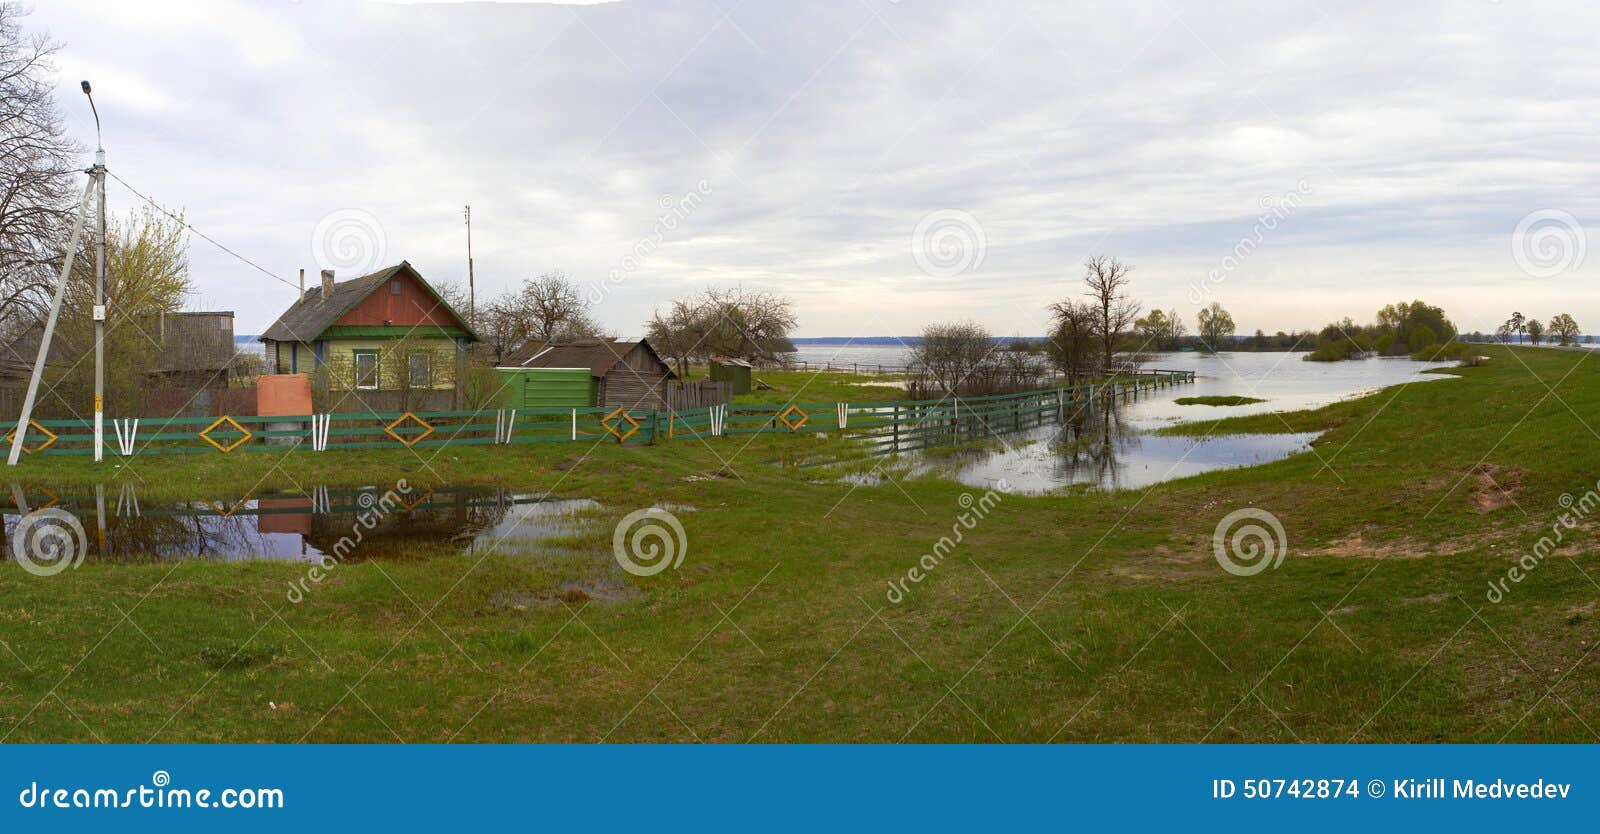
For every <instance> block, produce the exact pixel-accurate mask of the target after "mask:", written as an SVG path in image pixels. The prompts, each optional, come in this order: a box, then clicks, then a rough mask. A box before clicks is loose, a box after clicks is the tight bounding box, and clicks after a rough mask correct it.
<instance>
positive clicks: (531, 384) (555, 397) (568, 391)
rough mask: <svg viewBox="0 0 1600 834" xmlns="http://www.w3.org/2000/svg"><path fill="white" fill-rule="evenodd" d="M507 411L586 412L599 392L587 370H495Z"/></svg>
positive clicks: (502, 400)
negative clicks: (515, 409)
mask: <svg viewBox="0 0 1600 834" xmlns="http://www.w3.org/2000/svg"><path fill="white" fill-rule="evenodd" d="M495 370H497V371H499V372H500V374H501V378H500V381H501V382H503V383H505V387H504V389H503V390H502V392H501V402H502V403H503V404H504V405H505V406H506V407H508V408H588V407H590V406H592V405H594V400H595V394H596V392H597V390H598V386H597V385H596V380H595V378H594V377H593V376H592V375H590V373H589V369H588V368H496V369H495Z"/></svg>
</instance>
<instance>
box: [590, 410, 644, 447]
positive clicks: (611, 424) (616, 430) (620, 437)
mask: <svg viewBox="0 0 1600 834" xmlns="http://www.w3.org/2000/svg"><path fill="white" fill-rule="evenodd" d="M600 425H601V426H602V427H604V428H605V430H606V431H608V432H611V435H612V436H613V437H615V438H616V439H617V442H618V443H621V442H622V441H624V440H627V439H628V438H630V437H632V436H634V434H636V433H637V432H638V431H639V426H640V425H642V424H641V423H640V422H639V421H638V420H635V419H634V418H633V415H631V414H629V413H628V412H627V409H624V408H623V407H622V406H620V405H619V406H617V407H616V409H614V410H613V411H612V412H611V413H610V414H607V415H606V416H604V417H601V418H600ZM622 426H627V427H628V430H627V431H622V430H621V428H620V427H622Z"/></svg>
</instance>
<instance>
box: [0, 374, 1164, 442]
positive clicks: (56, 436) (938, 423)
mask: <svg viewBox="0 0 1600 834" xmlns="http://www.w3.org/2000/svg"><path fill="white" fill-rule="evenodd" d="M1193 380H1194V373H1193V372H1190V371H1155V372H1145V373H1140V374H1128V375H1122V376H1118V377H1116V378H1114V379H1111V380H1107V381H1103V382H1097V383H1093V384H1082V385H1074V386H1065V387H1058V388H1046V389H1041V390H1036V391H1026V392H1022V393H1017V394H997V395H991V396H983V397H945V398H941V399H930V400H907V401H891V402H866V403H808V404H796V403H787V404H778V405H773V404H730V405H713V406H708V407H704V408H693V409H684V410H642V411H631V412H630V411H628V410H627V409H624V408H609V409H608V408H518V409H487V410H480V411H433V412H415V413H414V412H409V411H408V412H405V413H366V414H348V413H347V414H307V415H299V416H274V417H257V416H246V415H237V416H223V417H218V418H216V419H211V418H204V417H179V418H170V419H164V420H163V419H144V420H131V419H130V420H111V421H109V422H110V423H111V429H112V431H110V432H108V433H107V434H108V437H107V440H108V441H109V440H111V439H112V438H111V436H112V435H114V436H115V439H116V441H117V442H116V443H115V444H111V443H109V442H108V446H109V447H111V448H110V449H108V451H112V450H114V451H115V452H117V453H119V454H120V456H121V457H132V456H134V455H146V454H188V453H223V454H226V453H230V452H234V451H247V450H258V449H272V448H280V449H281V448H283V447H285V446H290V445H299V444H304V445H306V446H309V447H310V449H311V450H312V451H316V452H322V451H327V450H338V449H346V450H377V449H383V448H393V447H396V446H403V447H406V448H428V447H438V446H446V445H458V446H475V445H483V446H487V445H510V444H521V443H544V442H563V441H565V442H573V441H589V442H594V441H614V442H617V443H655V442H659V441H665V440H671V439H673V438H675V437H679V436H690V437H723V436H727V435H736V434H757V433H783V434H792V433H798V432H817V431H838V432H840V433H845V432H850V433H853V434H856V435H861V436H865V437H867V438H868V439H872V440H884V439H887V440H888V442H890V443H893V444H895V445H896V446H898V445H899V444H900V443H901V442H908V443H909V442H914V441H917V440H918V439H919V438H922V437H925V436H933V435H935V434H941V433H942V434H946V435H948V434H951V433H956V434H959V433H960V432H962V431H983V430H986V428H987V427H988V426H989V425H990V424H991V423H1004V422H1006V421H1010V422H1012V423H1019V422H1020V421H1023V420H1027V419H1030V418H1031V419H1041V418H1042V415H1045V414H1047V413H1050V412H1056V413H1058V414H1060V415H1061V416H1065V415H1066V414H1068V413H1069V412H1070V411H1071V410H1076V409H1078V408H1081V407H1082V406H1083V405H1085V404H1086V403H1088V402H1089V401H1090V400H1092V399H1096V398H1099V399H1121V400H1127V399H1132V398H1135V397H1138V396H1140V395H1141V394H1142V393H1144V392H1147V391H1151V390H1154V389H1159V388H1165V387H1168V386H1171V385H1177V384H1182V383H1187V382H1192V381H1193ZM5 428H6V430H7V432H8V434H7V442H10V435H11V433H14V432H15V430H16V424H15V423H9V424H5ZM92 431H93V427H92V424H91V423H90V422H89V421H87V420H35V421H32V422H31V423H30V425H29V427H28V430H27V432H26V435H25V438H24V440H25V446H24V448H25V449H26V450H27V451H28V452H29V454H45V455H57V454H61V455H84V454H90V453H91V452H92V442H93V434H92ZM112 456H113V457H115V456H117V455H112Z"/></svg>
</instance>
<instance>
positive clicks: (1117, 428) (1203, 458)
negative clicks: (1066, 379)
mask: <svg viewBox="0 0 1600 834" xmlns="http://www.w3.org/2000/svg"><path fill="white" fill-rule="evenodd" d="M1129 410H1130V405H1128V404H1123V403H1113V402H1104V401H1102V402H1100V403H1097V404H1094V405H1091V406H1085V407H1082V408H1079V409H1078V410H1077V411H1074V412H1067V413H1061V414H1055V415H1050V416H1048V417H1047V416H1045V415H1039V416H1038V417H1036V418H1031V419H1023V420H1016V421H1010V420H1002V421H990V422H988V423H985V424H981V425H974V424H971V423H970V422H969V424H968V425H955V426H951V427H950V430H949V431H948V432H941V433H938V434H937V435H927V434H924V435H922V436H920V437H919V440H918V445H917V446H916V447H915V448H914V449H910V450H908V449H907V448H906V447H905V445H904V444H900V445H898V446H897V445H896V444H893V443H883V444H879V445H878V446H877V447H876V448H877V451H878V452H879V453H880V454H896V453H897V452H898V453H899V454H900V455H901V457H900V459H899V462H900V463H901V464H903V465H904V468H905V469H907V470H908V474H913V475H915V474H923V473H938V474H941V475H945V476H947V477H950V478H953V479H955V480H957V481H960V482H961V483H964V484H969V485H972V486H981V487H986V488H992V489H998V488H999V487H998V484H999V483H1000V482H1001V481H1004V482H1005V485H1006V486H1005V491H1007V492H1017V493H1041V492H1047V491H1049V490H1053V489H1058V488H1061V487H1067V486H1073V485H1083V486H1089V487H1093V488H1098V489H1138V488H1142V487H1146V486H1149V485H1151V484H1154V483H1159V482H1161V481H1168V480H1173V479H1175V478H1184V477H1188V476H1190V475H1198V474H1200V473H1203V472H1210V471H1213V470H1216V469H1226V468H1230V467H1237V466H1253V465H1256V464H1261V463H1269V462H1271V461H1275V460H1279V459H1282V458H1285V457H1288V456H1289V455H1292V454H1294V453H1296V452H1302V451H1305V450H1306V449H1309V448H1310V447H1311V441H1312V440H1313V439H1315V438H1316V436H1317V435H1316V433H1314V432H1308V433H1298V434H1232V435H1211V436H1206V437H1165V436H1160V435H1153V434H1145V433H1143V432H1142V431H1141V430H1140V427H1139V426H1138V425H1137V424H1136V423H1133V422H1131V421H1130V420H1129V419H1128V417H1127V414H1128V412H1129ZM975 440H983V441H987V442H982V443H974V442H973V441H975ZM955 444H965V445H955ZM846 480H848V481H850V482H852V483H856V484H871V483H874V482H875V481H876V480H877V476H876V475H875V474H873V473H856V474H853V475H848V476H846Z"/></svg>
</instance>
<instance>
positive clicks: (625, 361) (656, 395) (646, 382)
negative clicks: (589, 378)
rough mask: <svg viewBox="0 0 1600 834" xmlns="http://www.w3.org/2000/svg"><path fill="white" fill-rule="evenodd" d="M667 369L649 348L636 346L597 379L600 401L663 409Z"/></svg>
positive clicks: (639, 408)
mask: <svg viewBox="0 0 1600 834" xmlns="http://www.w3.org/2000/svg"><path fill="white" fill-rule="evenodd" d="M668 373H669V369H668V368H667V366H666V365H665V364H663V363H662V362H660V361H659V360H657V359H656V358H655V357H654V356H652V355H651V354H650V351H648V350H645V349H644V348H643V347H636V348H634V349H633V350H632V351H629V353H628V355H627V356H624V357H622V360H621V361H620V362H618V363H617V364H615V365H613V366H611V370H609V371H607V372H606V375H605V378H604V379H602V380H600V392H599V401H600V405H602V406H604V407H606V408H616V407H617V406H623V407H625V408H627V409H628V410H629V411H636V410H637V411H652V410H660V409H665V408H666V407H667V404H666V394H665V391H666V387H667V382H668Z"/></svg>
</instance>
